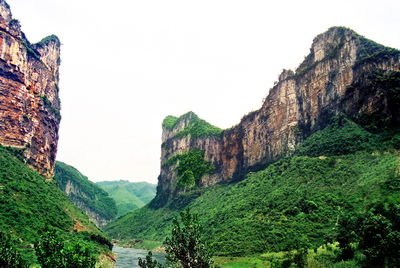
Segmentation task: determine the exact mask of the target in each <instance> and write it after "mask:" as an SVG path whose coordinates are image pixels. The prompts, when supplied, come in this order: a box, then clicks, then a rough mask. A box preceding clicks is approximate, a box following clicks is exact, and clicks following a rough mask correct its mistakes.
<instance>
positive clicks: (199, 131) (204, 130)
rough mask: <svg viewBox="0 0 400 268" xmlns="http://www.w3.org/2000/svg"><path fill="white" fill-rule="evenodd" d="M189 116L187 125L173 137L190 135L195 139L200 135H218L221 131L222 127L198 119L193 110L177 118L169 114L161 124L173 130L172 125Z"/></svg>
mask: <svg viewBox="0 0 400 268" xmlns="http://www.w3.org/2000/svg"><path fill="white" fill-rule="evenodd" d="M189 117H191V119H190V123H189V125H188V126H187V127H185V128H184V129H183V130H181V131H179V132H178V133H176V134H175V135H174V137H177V138H182V137H187V136H189V135H190V137H191V138H192V139H195V138H200V137H210V136H218V135H220V134H221V133H222V129H220V128H219V127H216V126H213V125H211V124H210V123H208V122H207V121H205V120H203V119H200V118H199V117H198V116H197V115H196V114H195V113H193V112H188V113H186V114H184V115H182V116H180V117H179V118H178V117H175V116H171V115H169V116H167V117H166V118H165V119H164V121H163V123H162V126H163V127H164V128H166V129H168V130H173V129H174V127H175V126H176V125H178V124H179V122H181V121H182V120H185V119H187V118H189Z"/></svg>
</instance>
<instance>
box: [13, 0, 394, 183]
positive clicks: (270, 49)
mask: <svg viewBox="0 0 400 268" xmlns="http://www.w3.org/2000/svg"><path fill="white" fill-rule="evenodd" d="M7 3H8V4H9V5H10V6H11V11H12V14H13V18H15V19H18V20H19V21H20V22H21V25H22V30H23V31H24V32H25V34H26V36H27V37H28V39H29V40H30V42H31V43H36V42H38V41H40V40H41V39H42V38H44V37H46V36H47V35H50V34H56V35H57V36H58V37H59V38H60V40H61V43H62V44H63V45H62V47H61V49H62V50H61V60H62V63H61V67H60V96H61V103H62V111H61V112H62V120H61V128H60V140H59V145H58V154H57V159H58V160H59V161H63V162H65V163H67V164H69V165H72V166H74V167H75V168H77V169H78V170H79V171H80V172H81V173H83V174H84V175H86V176H88V177H89V179H90V180H92V181H94V182H97V181H104V180H120V179H123V180H129V181H132V182H134V181H148V182H151V183H157V177H158V174H159V170H160V154H161V123H162V120H163V119H164V118H165V117H166V116H167V115H174V116H180V115H182V114H184V113H186V112H188V111H193V112H195V113H196V114H197V115H199V117H201V118H202V119H205V120H206V121H208V122H210V123H211V124H213V125H216V126H218V127H221V128H228V127H231V126H232V125H236V124H237V123H239V121H240V119H241V117H242V116H243V115H245V114H247V113H248V112H250V111H251V110H257V109H259V108H260V107H261V103H262V100H263V98H265V97H266V96H267V94H268V91H269V88H271V87H272V86H273V84H274V81H275V80H277V77H278V75H279V74H280V72H281V70H282V69H284V68H285V69H293V70H294V69H295V68H296V67H297V66H298V65H299V64H300V63H301V61H302V60H303V59H304V56H306V55H307V54H308V53H309V49H310V47H311V44H312V40H313V38H314V37H315V36H316V35H318V34H320V33H322V32H324V31H326V30H327V29H328V28H329V27H331V26H346V27H350V28H352V29H353V30H355V31H356V32H358V33H359V34H361V35H364V36H365V37H367V38H369V39H372V40H374V41H377V42H378V43H381V44H384V45H386V46H390V47H395V48H400V16H399V11H400V1H399V0H392V1H389V0H380V1H376V0H374V1H365V0H364V1H361V0H360V1H354V0H346V1H342V0H335V1H332V0H330V1H323V0H318V1H299V0H294V1H291V0H290V1H278V0H275V1H267V0H264V1H251V0H247V1H244V0H243V1H235V0H226V1H225V0H224V1H218V0H212V1H208V0H202V1H191V0H183V1H174V0H172V1H170V0H160V1H152V0H141V1H136V0H130V1H128V0H113V1H105V0H7Z"/></svg>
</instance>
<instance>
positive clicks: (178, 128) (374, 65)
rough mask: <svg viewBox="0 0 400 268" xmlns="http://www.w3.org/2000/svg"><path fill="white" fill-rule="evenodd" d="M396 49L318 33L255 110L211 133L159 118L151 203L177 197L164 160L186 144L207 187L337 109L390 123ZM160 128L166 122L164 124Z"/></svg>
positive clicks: (288, 146) (348, 35)
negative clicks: (200, 161) (208, 167)
mask: <svg viewBox="0 0 400 268" xmlns="http://www.w3.org/2000/svg"><path fill="white" fill-rule="evenodd" d="M399 67H400V51H398V50H396V49H392V48H387V47H384V46H382V45H379V44H377V43H375V42H373V41H371V40H368V39H366V38H364V37H363V36H360V35H358V34H357V33H355V32H354V31H352V30H350V29H348V28H344V27H332V28H330V29H329V30H328V31H327V32H325V33H322V34H320V35H318V36H317V37H316V38H315V39H314V41H313V44H312V46H311V49H310V54H309V55H308V56H307V57H306V58H305V60H304V62H302V63H301V64H300V65H299V67H298V68H297V69H296V71H295V72H293V71H291V70H283V72H282V73H281V74H280V75H279V81H278V82H277V84H276V85H275V86H274V87H273V88H271V89H270V92H269V94H268V95H267V97H266V98H265V101H264V103H263V105H262V107H261V108H260V109H259V110H257V111H252V112H251V113H249V114H248V115H246V116H244V117H243V118H242V120H241V122H240V123H239V124H238V125H237V126H235V127H233V128H231V129H227V130H224V131H222V132H220V133H219V134H217V135H207V134H206V135H203V136H196V137H194V136H193V133H190V131H185V130H186V129H188V128H190V126H191V125H192V124H193V123H192V121H193V119H194V118H196V116H195V115H194V114H192V113H188V114H186V115H184V116H181V117H180V118H175V121H174V122H173V124H169V125H168V124H166V123H168V120H169V119H171V117H167V118H166V119H165V120H164V123H163V134H162V146H161V173H160V176H159V179H158V180H159V181H158V188H157V197H156V198H157V200H159V201H160V202H161V203H164V202H166V201H167V200H169V199H170V198H171V197H172V196H173V195H174V194H175V195H176V194H179V192H180V191H179V190H177V188H176V184H177V182H178V179H179V176H180V175H181V174H179V171H178V170H177V168H178V166H179V162H175V164H174V165H170V164H168V160H169V159H171V158H172V157H174V156H176V155H180V154H184V153H187V152H189V151H190V150H191V149H193V148H198V149H200V150H202V151H204V159H205V160H206V161H210V162H211V163H212V164H213V166H214V169H213V171H212V172H210V173H209V174H203V175H202V176H201V178H200V179H199V180H198V181H197V184H198V185H203V186H210V185H213V184H215V183H217V182H219V181H222V180H227V179H230V178H232V177H233V176H234V175H235V174H236V173H239V172H241V171H244V170H249V169H251V168H255V167H257V166H262V165H265V164H267V163H268V162H270V161H272V160H274V159H276V158H278V157H280V156H282V155H283V154H285V153H290V152H292V151H294V150H295V148H296V146H298V145H299V144H301V142H302V141H303V139H304V138H305V137H307V136H309V135H310V134H312V133H314V132H315V131H317V130H319V129H321V128H323V127H324V126H326V125H327V123H328V122H329V120H330V118H332V117H333V116H334V115H337V114H339V113H345V114H346V115H347V116H348V117H349V118H352V119H353V120H362V119H363V118H365V117H366V116H374V117H378V118H380V119H381V120H384V121H387V122H390V123H392V124H395V125H396V124H398V123H399V120H400V113H399V104H400V101H399V99H400V94H399V93H400V92H399V91H400V89H399V88H391V86H390V79H391V78H396V79H397V78H399V77H400V72H399ZM166 126H168V127H166Z"/></svg>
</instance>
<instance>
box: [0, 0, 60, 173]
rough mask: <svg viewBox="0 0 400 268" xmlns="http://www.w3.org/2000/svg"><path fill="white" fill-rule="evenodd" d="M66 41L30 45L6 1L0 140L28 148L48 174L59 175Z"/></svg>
mask: <svg viewBox="0 0 400 268" xmlns="http://www.w3.org/2000/svg"><path fill="white" fill-rule="evenodd" d="M60 46H61V43H60V40H59V39H58V38H57V37H56V36H54V35H51V36H48V37H46V38H44V39H43V40H42V41H40V42H39V43H37V44H30V42H29V41H28V40H27V39H26V37H25V34H24V33H23V32H22V31H21V26H20V24H19V21H18V20H16V19H13V18H12V15H11V11H10V7H9V5H8V4H7V3H6V2H5V1H4V0H0V144H2V145H4V146H11V147H15V148H20V149H22V150H24V153H23V154H24V158H25V162H26V164H27V165H28V166H30V167H31V168H32V169H33V170H35V171H37V172H38V173H39V174H41V175H42V176H45V177H47V178H50V177H51V176H52V175H53V173H54V165H55V159H56V153H57V142H58V130H59V125H60V120H61V116H60V109H61V104H60V99H59V95H58V81H59V66H60V63H61V60H60Z"/></svg>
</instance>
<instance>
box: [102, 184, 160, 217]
mask: <svg viewBox="0 0 400 268" xmlns="http://www.w3.org/2000/svg"><path fill="white" fill-rule="evenodd" d="M96 184H97V185H98V186H100V187H101V188H103V189H104V190H105V191H107V192H108V194H109V195H110V196H111V197H112V198H114V200H115V203H116V205H117V209H118V217H119V216H122V215H125V214H126V213H129V212H132V211H135V210H137V209H139V208H141V207H143V206H144V205H146V204H147V203H149V202H150V201H151V200H152V199H153V198H154V197H155V196H156V187H157V185H155V184H150V183H147V182H129V181H124V180H119V181H102V182H96Z"/></svg>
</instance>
